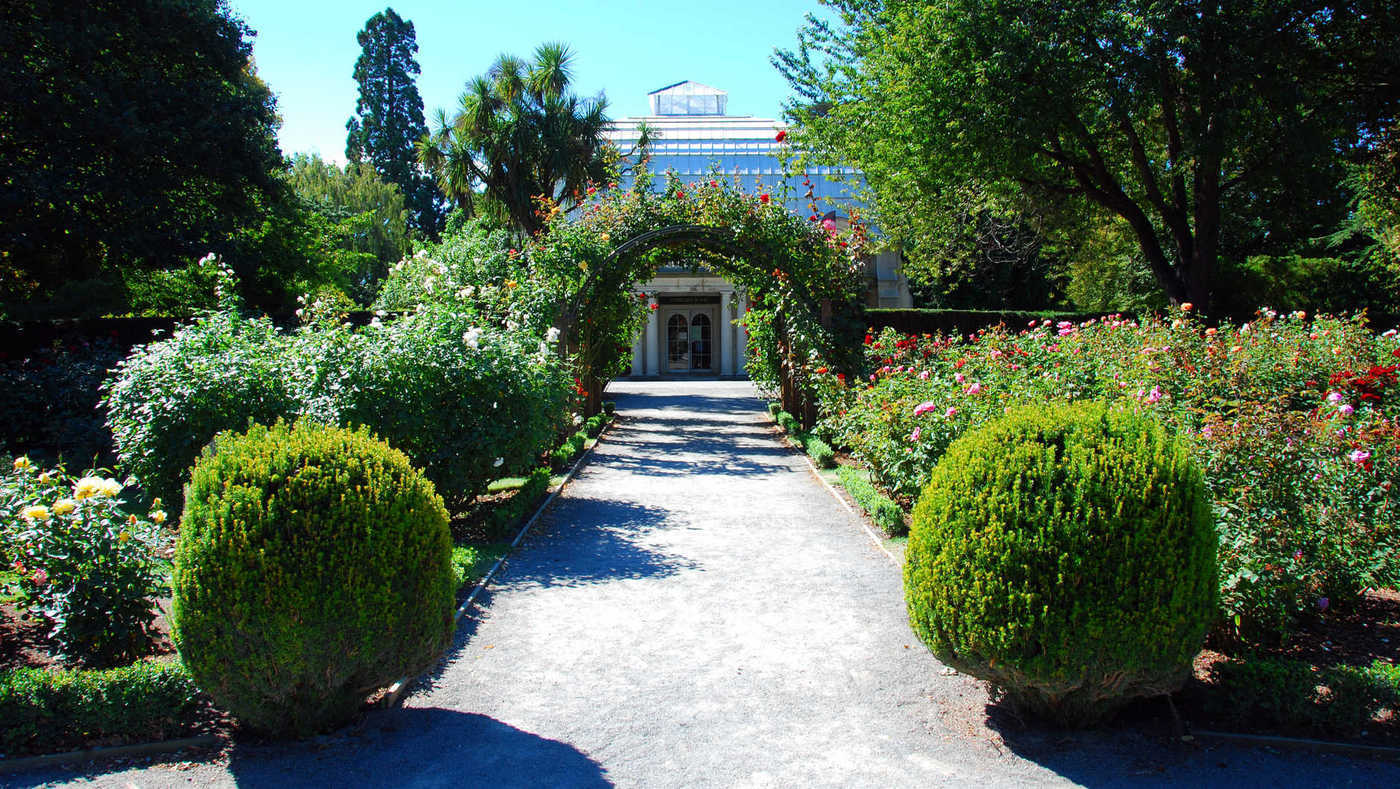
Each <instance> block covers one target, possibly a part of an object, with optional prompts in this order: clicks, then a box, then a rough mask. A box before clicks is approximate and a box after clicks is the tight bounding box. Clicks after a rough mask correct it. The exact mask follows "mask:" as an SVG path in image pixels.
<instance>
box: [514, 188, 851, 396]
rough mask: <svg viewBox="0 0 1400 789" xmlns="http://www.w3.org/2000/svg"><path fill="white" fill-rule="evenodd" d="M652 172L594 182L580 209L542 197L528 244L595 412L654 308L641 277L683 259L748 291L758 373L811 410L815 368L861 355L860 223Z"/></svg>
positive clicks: (753, 370) (752, 366) (843, 364)
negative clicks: (844, 226)
mask: <svg viewBox="0 0 1400 789" xmlns="http://www.w3.org/2000/svg"><path fill="white" fill-rule="evenodd" d="M649 180H650V177H649V176H648V175H647V174H645V173H643V174H641V175H640V176H639V179H638V186H637V188H636V189H633V190H630V191H618V190H610V191H607V192H603V193H596V194H595V195H594V197H593V199H592V200H590V201H588V202H587V203H586V204H585V206H584V208H583V210H582V212H581V213H580V214H579V215H577V216H567V215H565V214H564V213H563V212H562V211H560V210H559V209H558V207H557V206H554V205H552V204H549V203H547V202H546V203H542V204H541V205H540V211H541V212H542V213H543V215H544V216H545V218H546V227H545V230H544V232H542V233H540V234H538V235H537V236H536V237H535V238H534V239H532V241H531V243H530V245H529V248H528V252H527V254H528V255H529V258H530V266H531V270H532V275H533V276H534V277H537V278H541V280H542V281H541V282H539V283H538V284H539V285H541V286H542V287H540V288H538V289H537V290H536V292H537V293H541V294H548V296H547V297H548V298H550V299H552V300H553V304H552V310H549V311H550V312H551V314H553V315H555V316H556V324H555V325H556V326H557V327H558V328H559V329H560V332H561V335H562V340H563V343H562V348H563V352H565V353H568V354H570V356H571V357H572V359H573V360H574V363H575V365H576V370H577V373H578V378H579V386H580V392H581V393H582V394H585V395H586V398H587V409H588V411H589V412H590V413H591V412H595V411H596V410H597V409H598V408H599V407H600V404H601V395H602V388H603V386H604V385H606V383H607V382H608V380H610V379H611V378H613V377H614V376H617V375H620V374H622V373H623V372H625V370H626V369H627V366H628V365H629V364H630V358H631V357H630V354H631V345H632V338H633V337H634V336H636V333H637V332H638V331H640V330H641V328H642V327H643V326H644V325H645V322H646V319H647V313H648V312H649V311H650V310H652V309H655V308H656V304H655V302H654V301H653V300H652V299H651V298H650V297H648V296H647V294H642V297H641V298H639V297H638V296H637V294H636V291H635V287H636V285H637V284H638V283H641V282H645V281H647V280H649V279H651V278H652V277H653V276H654V275H655V273H656V270H657V268H658V267H659V266H660V265H661V264H662V263H663V262H668V261H670V262H674V261H677V260H680V261H684V262H689V263H693V264H695V265H697V266H703V267H705V268H708V269H710V270H711V271H714V272H715V273H717V274H719V275H721V276H724V277H725V278H726V279H728V280H729V281H730V282H732V283H733V284H734V285H735V286H737V287H738V288H739V289H741V290H743V291H744V292H745V293H746V294H747V295H748V301H749V309H748V312H747V313H746V314H745V315H744V316H742V317H743V320H744V323H745V325H746V328H747V329H748V334H749V348H748V359H749V362H748V370H749V374H750V376H751V377H752V378H753V379H754V380H755V381H756V382H757V383H758V384H759V385H760V386H761V387H764V388H766V389H769V390H772V391H775V392H778V393H779V394H780V396H781V397H782V399H783V403H784V406H785V407H786V408H787V409H788V410H790V411H792V412H793V413H796V414H799V415H806V414H811V415H812V416H805V417H804V418H805V419H807V420H810V419H811V418H814V413H815V412H814V405H815V404H814V401H813V399H812V397H811V392H812V376H814V375H815V374H816V372H815V371H816V370H817V369H819V368H822V367H834V368H837V369H844V368H847V367H850V366H852V365H853V362H854V360H853V359H851V358H848V357H849V355H850V352H849V351H848V349H851V348H856V347H858V343H855V342H851V341H850V339H851V338H850V336H848V335H851V334H852V333H854V332H856V331H858V330H859V326H858V323H857V319H856V318H855V315H856V314H857V311H858V309H859V303H860V296H861V294H862V293H863V291H864V284H865V283H864V274H863V271H862V268H861V265H860V263H859V259H858V256H859V254H860V253H861V251H862V247H863V244H864V241H863V239H864V236H863V233H862V232H861V230H860V228H859V227H857V228H855V229H854V230H853V232H848V233H845V234H841V233H838V232H837V230H836V228H835V227H834V226H833V225H832V224H831V223H822V222H816V221H811V220H809V219H804V218H802V217H800V216H798V215H796V214H794V213H792V212H791V211H789V210H787V209H786V208H785V207H783V205H782V204H781V201H780V200H779V199H778V198H776V197H770V195H768V194H752V193H746V192H744V191H743V190H742V189H740V188H739V187H738V186H736V185H735V184H733V183H731V182H729V181H727V180H724V179H722V178H720V177H713V178H707V179H705V180H702V181H696V182H691V183H684V182H682V181H680V180H679V179H678V178H676V177H675V176H674V175H671V174H668V175H667V177H666V184H665V189H664V190H662V191H660V192H653V191H651V190H650V189H649V186H650V184H649ZM541 306H543V305H541Z"/></svg>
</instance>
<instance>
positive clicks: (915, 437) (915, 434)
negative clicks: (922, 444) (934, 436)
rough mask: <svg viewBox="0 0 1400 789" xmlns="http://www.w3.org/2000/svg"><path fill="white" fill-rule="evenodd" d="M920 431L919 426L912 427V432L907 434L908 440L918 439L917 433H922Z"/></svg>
mask: <svg viewBox="0 0 1400 789" xmlns="http://www.w3.org/2000/svg"><path fill="white" fill-rule="evenodd" d="M922 432H923V431H922V430H921V429H920V428H917V427H916V428H914V432H912V433H910V434H909V440H910V441H918V440H919V434H920V433H922Z"/></svg>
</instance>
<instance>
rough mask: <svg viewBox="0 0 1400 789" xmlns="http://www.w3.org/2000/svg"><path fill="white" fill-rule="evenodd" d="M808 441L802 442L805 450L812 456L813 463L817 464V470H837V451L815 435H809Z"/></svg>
mask: <svg viewBox="0 0 1400 789" xmlns="http://www.w3.org/2000/svg"><path fill="white" fill-rule="evenodd" d="M806 438H807V440H806V441H803V442H802V447H803V449H805V450H806V452H807V454H808V455H811V456H812V462H813V463H816V464H817V468H835V467H836V451H835V450H833V449H832V448H831V445H829V444H827V443H826V442H825V441H823V440H821V439H820V438H817V437H816V436H813V435H808V436H807V437H806Z"/></svg>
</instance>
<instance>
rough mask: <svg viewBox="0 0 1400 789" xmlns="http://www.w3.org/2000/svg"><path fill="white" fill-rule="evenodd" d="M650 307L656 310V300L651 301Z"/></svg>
mask: <svg viewBox="0 0 1400 789" xmlns="http://www.w3.org/2000/svg"><path fill="white" fill-rule="evenodd" d="M651 309H652V311H653V312H654V311H655V310H656V302H654V301H653V302H652V303H651Z"/></svg>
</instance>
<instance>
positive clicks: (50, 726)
mask: <svg viewBox="0 0 1400 789" xmlns="http://www.w3.org/2000/svg"><path fill="white" fill-rule="evenodd" d="M200 704H201V701H200V697H199V689H198V688H196V687H195V684H194V681H193V680H191V679H190V676H189V674H187V673H186V672H185V669H184V666H182V665H181V664H180V663H178V662H160V663H156V662H142V663H135V664H132V665H130V666H122V667H120V668H110V669H100V670H80V669H77V670H70V671H53V670H48V669H35V668H19V669H11V670H9V671H3V672H0V721H3V722H4V725H3V726H0V748H3V749H4V752H5V755H7V756H14V755H16V754H20V753H33V752H40V753H44V752H50V753H51V752H57V751H64V750H73V749H77V748H82V747H86V746H87V745H89V744H90V743H91V742H92V741H94V740H104V741H110V740H111V739H113V738H119V739H121V740H125V741H140V740H158V739H165V738H171V737H177V736H181V735H185V734H188V733H189V732H190V731H191V729H192V728H193V726H194V723H195V721H194V718H195V712H196V710H197V709H198V708H199V706H200Z"/></svg>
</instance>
